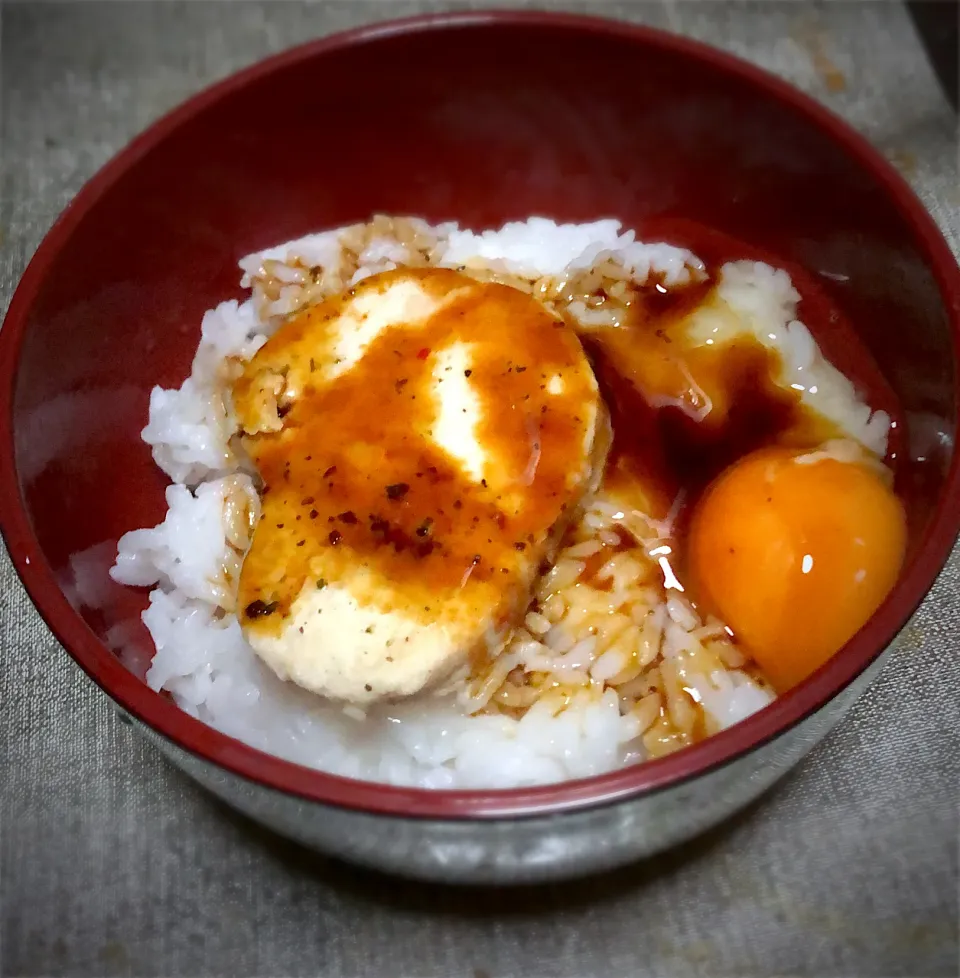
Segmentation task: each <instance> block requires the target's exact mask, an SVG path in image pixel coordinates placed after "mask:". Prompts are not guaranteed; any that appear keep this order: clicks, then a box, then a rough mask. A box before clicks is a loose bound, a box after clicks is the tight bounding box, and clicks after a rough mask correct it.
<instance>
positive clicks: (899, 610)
mask: <svg viewBox="0 0 960 978" xmlns="http://www.w3.org/2000/svg"><path fill="white" fill-rule="evenodd" d="M490 26H502V27H506V28H511V27H521V28H540V27H546V28H550V29H556V30H562V31H568V32H571V33H587V34H590V35H593V36H597V37H611V38H616V39H619V40H627V41H630V42H632V43H634V44H636V45H637V46H638V47H647V48H654V49H657V50H660V51H662V52H665V53H668V54H672V55H676V56H679V57H681V58H686V59H692V60H698V61H700V62H705V63H707V64H708V65H709V66H711V67H712V68H714V69H715V70H719V71H721V72H723V73H725V74H727V75H728V76H734V77H736V78H737V79H739V80H740V81H743V82H745V83H747V84H748V85H750V86H752V87H754V88H759V89H761V90H762V91H763V92H764V93H765V94H766V95H767V96H769V97H773V98H775V99H776V100H778V101H779V102H780V103H781V104H784V105H785V106H786V107H787V108H788V109H789V110H791V111H793V112H794V113H796V114H799V115H800V116H802V117H804V118H805V119H806V121H807V122H809V123H811V124H812V125H814V126H815V127H816V128H818V129H819V130H820V131H821V132H824V133H825V134H826V135H827V136H828V137H829V138H830V139H831V140H832V141H833V143H834V144H836V145H838V146H839V147H840V148H841V149H842V150H843V151H844V152H845V154H846V155H847V156H848V157H850V158H852V159H853V160H855V161H856V162H857V163H858V164H859V165H860V166H861V167H862V168H864V169H865V170H867V171H869V172H870V173H871V174H872V175H873V177H874V178H875V179H876V180H877V182H878V183H879V184H880V185H881V187H882V188H883V189H884V191H885V192H886V193H887V195H888V197H889V198H890V199H891V201H892V203H893V204H894V206H895V207H896V208H897V210H898V212H899V213H900V215H901V217H903V219H904V220H905V223H906V224H907V225H908V227H909V229H910V233H911V234H912V236H913V238H914V240H915V241H916V243H917V244H918V246H919V247H920V249H921V251H922V252H923V253H924V256H925V258H926V262H927V265H928V267H929V268H930V270H931V271H932V273H933V275H934V277H935V280H936V282H937V286H938V288H939V290H940V293H941V296H942V298H943V300H944V304H945V306H946V308H947V312H948V316H949V320H950V328H951V332H952V339H953V371H954V378H955V379H954V383H955V385H957V384H960V380H958V378H960V268H958V266H957V262H956V260H955V258H954V256H953V254H952V252H951V250H950V248H949V246H948V245H947V243H946V241H945V240H944V238H943V236H942V234H941V232H940V231H939V229H938V228H937V226H936V224H935V222H934V221H933V218H932V217H931V216H930V214H929V213H928V212H927V210H926V209H925V208H924V206H923V204H922V203H921V202H920V200H919V199H918V198H917V197H916V196H915V195H914V193H913V191H912V190H911V189H910V187H909V186H908V185H907V183H906V181H905V180H904V179H903V178H902V177H901V176H900V174H899V173H897V171H896V170H895V169H894V167H893V166H892V165H891V164H890V163H889V162H888V161H887V160H886V159H885V158H884V157H883V156H882V155H881V154H880V152H879V151H878V150H876V149H875V148H874V147H873V146H872V145H871V144H870V143H869V142H868V141H867V140H866V138H864V137H863V136H861V135H860V134H859V133H857V132H856V131H855V130H854V129H853V128H852V127H851V126H850V125H848V123H846V122H845V121H843V120H842V119H841V118H840V117H838V116H836V115H834V114H833V113H832V112H831V111H830V110H829V109H827V108H826V107H825V106H823V105H821V104H820V103H819V102H817V101H816V100H815V99H814V98H812V97H811V96H808V95H806V94H804V93H803V92H801V91H800V90H799V89H796V88H794V87H793V86H792V85H790V84H789V83H788V82H786V81H783V80H781V79H780V78H778V77H776V76H775V75H773V74H771V73H769V72H767V71H765V70H764V69H762V68H759V67H757V66H755V65H753V64H751V63H749V62H746V61H743V60H741V59H739V58H737V57H735V56H734V55H731V54H727V53H726V52H724V51H720V50H717V49H715V48H712V47H709V46H708V45H706V44H703V43H701V42H698V41H694V40H691V39H689V38H686V37H683V36H680V35H676V34H672V33H668V32H666V31H661V30H658V29H656V28H652V27H647V26H643V25H637V24H631V23H629V22H625V21H618V20H613V19H607V18H602V17H595V16H585V15H579V14H568V13H560V12H553V11H536V10H534V11H518V10H478V11H459V12H452V13H433V14H421V15H418V16H414V17H406V18H402V19H398V20H388V21H383V22H378V23H374V24H367V25H362V26H359V27H356V28H352V29H350V30H347V31H342V32H339V33H336V34H332V35H328V36H326V37H322V38H318V39H315V40H312V41H309V42H307V43H305V44H301V45H298V46H296V47H293V48H289V49H287V50H284V51H282V52H280V53H278V54H275V55H272V56H270V57H268V58H266V59H263V60H261V61H258V62H256V63H254V64H253V65H251V66H248V67H247V68H244V69H241V70H240V71H238V72H236V73H234V74H232V75H230V76H228V77H227V78H225V79H223V80H221V81H219V82H216V83H214V84H213V85H211V86H209V87H207V88H205V89H203V90H201V91H200V92H199V93H197V94H195V95H193V96H191V97H190V98H188V99H187V100H186V101H184V102H182V103H180V104H179V105H178V106H176V107H175V108H174V109H172V110H171V111H169V112H167V113H166V114H165V115H163V116H161V117H160V118H159V119H158V120H156V121H155V122H153V123H152V124H151V125H150V126H149V127H148V128H147V129H145V130H144V131H143V132H141V133H140V134H139V135H138V136H136V137H135V138H134V139H133V140H132V141H131V142H130V143H128V144H127V145H126V146H125V147H123V148H122V149H121V150H120V151H119V152H118V153H117V154H116V155H115V156H113V158H112V159H111V160H109V161H108V162H107V163H106V164H105V165H104V166H103V167H101V168H100V169H99V170H98V171H97V172H96V173H95V174H94V175H93V176H92V177H91V178H90V179H89V180H88V181H87V183H86V184H85V185H84V186H83V187H82V188H81V190H80V192H79V193H78V194H77V195H76V196H75V197H74V198H73V200H72V201H71V202H70V203H69V204H68V206H67V207H66V208H65V210H64V211H63V212H62V213H61V215H60V216H59V217H58V218H57V220H56V221H55V222H54V224H53V226H52V227H51V228H50V230H49V231H48V232H47V234H46V236H45V237H44V239H43V241H42V243H41V244H40V247H39V248H38V249H37V251H36V253H35V254H34V256H33V258H32V259H31V261H30V262H29V264H28V266H27V268H26V270H25V272H24V274H23V276H22V278H21V280H20V283H19V285H18V286H17V289H16V291H15V293H14V295H13V298H12V300H11V303H10V307H9V309H8V311H7V315H6V317H5V320H4V324H3V328H2V330H0V405H2V409H0V532H2V534H3V537H4V539H5V541H6V544H7V548H8V550H9V553H10V556H11V558H12V561H13V564H14V567H15V569H16V571H17V573H18V575H19V576H20V579H21V581H22V582H23V584H24V586H25V588H26V590H27V593H28V595H29V597H30V598H31V600H32V601H33V603H34V604H35V606H36V608H37V610H38V611H39V612H40V614H41V616H42V617H43V619H44V621H45V622H46V623H47V625H48V626H49V628H50V629H51V631H52V632H53V634H54V636H55V637H56V638H57V639H58V641H59V642H60V643H61V644H62V645H63V646H64V648H65V649H66V650H67V651H68V653H69V654H70V656H71V657H72V658H73V659H74V660H75V662H76V663H77V664H78V665H79V666H80V667H81V669H83V671H84V672H85V673H86V674H87V675H88V676H89V677H90V678H91V679H92V680H93V681H94V682H95V683H96V684H97V685H98V686H99V687H100V688H101V689H102V690H103V691H104V692H106V693H107V694H108V695H109V696H110V697H111V698H112V699H113V700H114V701H115V702H116V704H118V705H119V707H121V708H122V710H123V711H125V712H126V713H127V714H129V715H131V716H133V717H135V718H136V719H137V720H138V721H140V722H141V723H142V724H145V725H146V726H147V727H149V728H150V729H151V730H152V731H153V732H154V733H155V734H156V735H158V736H159V737H161V738H162V739H163V740H165V741H167V742H170V743H172V744H175V745H176V746H178V747H180V748H181V749H183V750H186V751H187V752H189V753H190V754H193V755H195V756H196V757H197V758H199V759H201V760H203V761H205V762H207V763H209V764H213V765H215V766H218V767H221V768H224V769H226V770H227V771H229V772H231V773H232V774H234V775H237V776H239V777H241V778H243V779H246V780H247V781H251V782H254V783H256V784H258V785H260V786H263V787H266V788H268V789H272V790H274V791H277V792H281V793H285V794H289V795H293V796H296V797H298V798H300V799H304V800H308V801H312V802H319V803H322V804H326V805H332V806H336V807H340V808H347V809H352V810H357V811H362V812H367V813H371V814H376V815H388V816H392V817H401V818H407V817H412V818H434V819H443V820H468V819H490V818H497V817H499V818H505V817H530V816H538V815H540V816H542V815H552V814H555V813H559V812H563V811H570V810H578V809H585V808H593V807H598V806H602V805H608V804H612V803H615V802H618V801H620V800H623V799H626V798H632V797H638V796H640V795H646V794H650V793H652V792H656V791H660V790H663V789H665V788H668V787H672V786H675V785H677V784H680V783H682V782H685V781H688V780H690V779H692V778H695V777H697V776H700V775H703V774H706V773H708V772H711V771H714V770H716V769H718V768H721V767H723V766H725V765H728V764H730V763H732V762H734V761H736V760H738V759H740V758H742V757H744V756H746V755H747V754H749V753H751V752H753V751H755V750H757V749H758V748H760V747H762V746H763V745H764V744H766V743H768V742H770V741H771V740H773V739H774V738H776V737H779V736H780V735H782V734H784V733H785V732H787V731H788V730H790V729H791V728H792V727H794V726H796V725H797V724H798V723H800V722H801V721H802V720H804V719H805V718H806V717H808V716H809V715H810V714H812V713H814V712H816V711H817V710H819V709H821V708H822V707H824V706H825V705H826V704H827V703H829V701H830V700H832V699H833V698H834V697H836V696H837V695H838V694H840V693H841V692H842V691H843V690H844V689H845V688H846V687H848V686H849V685H850V684H851V683H852V682H853V681H854V680H855V679H856V678H857V677H858V676H860V675H861V674H862V673H863V672H864V671H865V670H866V669H867V667H868V666H869V665H870V664H871V663H872V662H874V661H875V660H876V659H877V658H878V657H879V656H880V655H881V653H882V652H883V650H884V649H885V648H886V647H887V646H888V645H889V644H890V643H891V642H892V641H893V640H894V639H895V637H896V635H897V633H898V632H899V631H900V630H901V628H902V627H903V626H904V625H905V624H906V622H907V620H908V618H909V617H910V616H911V615H912V614H913V612H914V611H915V610H916V608H917V607H918V606H919V604H920V603H921V601H922V600H923V598H924V596H925V595H926V593H927V591H928V590H929V589H930V587H932V585H933V583H934V581H935V580H936V577H937V575H938V573H939V571H940V570H941V568H942V567H943V565H944V564H945V562H946V560H947V558H948V557H949V554H950V551H951V548H952V545H953V542H954V540H955V538H956V537H957V534H958V531H960V452H955V453H954V456H953V458H952V460H951V464H950V468H949V471H948V473H947V477H946V481H945V485H944V489H943V492H942V494H941V498H940V501H939V505H938V506H937V508H936V511H935V514H934V517H933V519H932V520H931V522H930V524H929V526H928V528H927V530H926V532H925V534H924V536H923V539H922V541H921V545H920V547H919V548H918V550H917V553H916V555H915V556H914V558H913V560H912V561H911V563H910V564H909V565H908V566H907V567H906V568H905V569H904V571H903V572H902V575H901V578H900V580H899V581H898V583H897V585H896V587H895V588H894V591H893V592H892V593H891V595H890V596H889V597H888V598H887V600H886V601H885V602H884V603H883V605H882V606H881V607H880V609H878V611H877V612H876V613H875V614H874V616H873V617H872V618H871V619H870V620H869V621H868V622H867V624H866V625H865V626H864V627H863V628H862V629H861V631H860V632H858V633H857V635H855V636H854V637H853V638H852V639H851V640H850V641H849V642H848V643H847V644H846V645H845V646H844V647H843V648H842V649H841V650H840V651H839V652H838V653H837V654H836V655H835V656H834V657H833V658H832V659H831V660H830V661H829V662H828V663H827V664H826V665H824V666H823V667H822V668H821V669H820V670H818V671H817V672H816V673H815V674H814V675H813V676H811V677H809V678H808V679H807V680H806V681H804V682H803V683H801V684H800V685H799V686H797V687H796V688H795V689H793V690H791V691H790V692H788V693H786V694H784V695H782V696H781V697H779V698H778V699H777V700H776V701H775V702H774V703H773V704H771V705H770V706H768V707H767V708H765V709H763V710H761V711H760V712H759V713H756V714H754V715H752V716H751V717H748V718H747V719H746V720H743V721H741V722H740V723H738V724H736V725H735V726H733V727H731V728H729V729H727V730H724V731H721V732H720V733H718V734H715V735H714V736H712V737H710V738H707V739H706V740H704V741H703V742H701V743H699V744H697V745H694V746H692V747H688V748H686V749H684V750H682V751H679V752H677V753H675V754H672V755H669V756H667V757H664V758H659V759H656V760H650V761H646V762H644V763H642V764H637V765H631V766H629V767H625V768H620V769H618V770H615V771H611V772H608V773H606V774H600V775H595V776H592V777H589V778H581V779H575V780H570V781H563V782H559V783H556V784H549V785H542V786H535V787H527V788H512V789H490V790H456V791H448V790H431V789H421V788H407V787H397V786H392V785H387V784H383V783H379V782H367V781H358V780H354V779H351V778H345V777H341V776H339V775H334V774H328V773H326V772H323V771H319V770H316V769H312V768H307V767H303V766H301V765H299V764H296V763H293V762H290V761H285V760H282V759H280V758H277V757H274V756H272V755H269V754H266V753H264V752H262V751H260V750H257V749H256V748H253V747H249V746H247V745H246V744H243V743H241V742H240V741H238V740H234V739H233V738H232V737H229V736H227V735H226V734H223V733H220V732H219V731H217V730H215V729H213V728H212V727H208V726H207V725H206V724H204V723H202V722H201V721H199V720H197V719H195V718H193V717H191V716H189V715H188V714H187V713H184V712H183V711H181V710H180V709H179V708H178V707H177V706H176V705H175V704H174V703H173V702H172V701H170V700H168V699H166V698H165V697H162V696H160V695H159V694H158V693H156V692H154V691H153V690H151V689H149V687H147V685H146V684H145V683H143V682H142V681H141V680H139V679H137V678H136V677H135V676H134V675H133V673H131V672H129V671H128V670H127V669H126V668H125V667H124V666H123V665H122V664H121V663H120V661H119V659H117V658H116V657H115V656H114V655H113V653H111V652H110V651H109V650H107V649H106V647H105V646H104V645H103V644H102V643H101V641H100V640H99V639H98V638H97V637H96V635H95V634H94V633H93V631H92V630H91V629H90V628H89V627H88V626H87V624H86V623H85V622H84V620H83V618H82V617H81V616H80V614H79V613H78V612H76V611H75V610H74V609H73V608H72V607H71V605H70V604H69V603H68V602H67V599H66V597H65V596H64V594H63V593H62V591H61V590H60V587H59V585H58V583H57V581H56V578H55V576H54V573H53V570H52V568H51V567H50V566H49V564H47V562H46V560H45V558H44V556H43V552H42V551H41V549H40V545H39V542H38V540H37V538H36V536H35V535H34V533H33V529H32V526H31V522H30V518H29V515H28V513H27V510H26V507H25V505H24V501H23V498H22V495H21V492H20V486H19V481H18V477H17V473H16V464H15V458H16V453H15V446H14V438H13V397H14V390H15V379H16V372H17V362H18V357H19V352H20V347H21V343H22V340H23V336H24V333H25V329H26V324H27V321H28V318H29V313H30V309H31V307H32V305H33V302H34V300H35V298H36V296H37V293H38V292H39V290H40V288H41V286H42V284H43V282H44V279H45V276H46V274H47V272H48V270H49V267H50V265H51V263H52V262H53V261H54V260H55V259H56V257H57V255H58V254H59V252H60V250H61V249H62V248H63V246H64V244H65V243H66V241H67V240H68V239H69V237H70V234H71V233H72V231H73V230H74V228H75V227H76V226H77V225H78V223H79V222H80V221H81V220H82V219H83V218H84V216H85V215H86V214H87V213H88V212H89V211H90V210H91V209H92V208H93V207H94V206H95V204H96V203H97V201H98V200H99V199H100V197H101V196H102V195H103V194H104V193H105V192H106V191H107V190H109V188H110V187H112V186H113V185H114V184H115V183H116V182H117V181H118V180H119V179H120V178H121V177H122V176H123V175H124V174H125V173H126V172H127V171H128V170H129V169H130V168H131V167H133V166H134V165H135V164H136V163H137V162H138V161H139V160H140V159H141V158H142V157H143V156H145V155H146V154H148V153H149V152H150V151H151V150H152V149H153V148H154V147H156V146H157V145H159V144H160V143H162V141H163V140H164V139H165V138H166V136H167V135H168V134H170V133H171V132H173V131H174V130H176V129H177V128H178V127H179V126H180V125H181V124H183V123H184V122H186V121H188V120H190V119H192V118H193V117H195V116H196V115H197V114H199V113H200V112H202V111H203V110H204V109H206V108H207V107H208V106H210V105H212V104H214V103H215V102H216V101H218V100H219V99H221V98H223V97H225V96H228V95H230V94H233V93H235V92H237V91H240V90H242V89H243V88H244V87H245V86H247V85H249V84H250V83H252V82H255V81H257V80H258V79H260V78H262V77H264V76H267V75H269V74H271V73H273V72H275V71H277V70H279V69H283V68H286V67H288V66H290V65H294V64H298V63H301V62H303V61H307V60H310V59H312V58H318V57H323V56H325V55H327V54H330V53H332V52H337V51H342V50H344V49H349V48H352V47H356V46H358V45H365V44H368V43H371V42H375V41H378V40H381V39H387V38H392V37H397V36H401V35H408V34H422V33H426V32H437V33H441V34H442V32H444V31H450V30H456V31H459V30H471V29H478V28H480V29H482V28H487V27H490ZM958 400H960V398H958ZM953 420H954V423H955V425H957V427H960V408H958V411H957V416H956V417H955V418H954V419H953Z"/></svg>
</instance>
